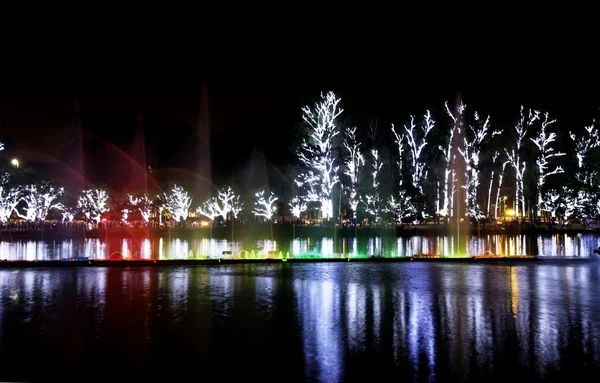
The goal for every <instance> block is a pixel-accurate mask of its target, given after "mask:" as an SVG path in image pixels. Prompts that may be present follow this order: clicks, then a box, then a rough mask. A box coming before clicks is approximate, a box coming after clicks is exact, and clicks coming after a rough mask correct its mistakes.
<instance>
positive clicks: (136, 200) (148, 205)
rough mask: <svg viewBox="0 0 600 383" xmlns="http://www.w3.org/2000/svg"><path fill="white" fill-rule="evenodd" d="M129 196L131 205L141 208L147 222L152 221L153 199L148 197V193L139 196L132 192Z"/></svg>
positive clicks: (141, 213)
mask: <svg viewBox="0 0 600 383" xmlns="http://www.w3.org/2000/svg"><path fill="white" fill-rule="evenodd" d="M127 197H128V198H129V203H130V204H131V206H133V207H134V208H136V209H138V210H139V212H140V215H141V216H142V219H143V220H144V221H145V222H148V221H150V215H151V214H152V208H153V204H152V200H151V199H150V198H148V196H147V195H146V194H142V195H139V196H137V197H134V196H133V195H132V194H127Z"/></svg>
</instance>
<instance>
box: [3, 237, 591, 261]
mask: <svg viewBox="0 0 600 383" xmlns="http://www.w3.org/2000/svg"><path fill="white" fill-rule="evenodd" d="M599 243H600V239H599V237H598V236H597V235H595V234H576V235H567V234H555V235H524V234H521V235H511V236H508V235H507V236H503V235H485V236H481V237H477V236H469V237H462V238H461V239H460V240H459V239H458V238H457V237H454V236H431V237H425V236H413V237H399V238H396V237H394V236H393V237H364V238H363V237H358V238H356V237H355V238H352V237H351V238H336V239H334V238H327V237H326V238H316V239H315V238H296V239H293V240H270V239H258V240H257V239H248V240H244V241H235V242H232V241H231V240H226V239H214V238H212V239H211V238H198V239H185V238H154V239H151V238H141V239H134V238H115V239H111V238H108V239H105V238H86V239H68V240H46V241H42V240H37V241H33V240H14V241H0V259H6V260H28V261H36V260H37V261H42V260H60V259H72V258H82V257H83V258H88V259H107V258H111V259H120V258H128V259H189V258H236V257H239V258H255V257H280V256H284V255H285V256H287V254H288V253H289V256H291V257H339V256H342V255H343V256H345V257H369V256H384V257H405V256H412V255H415V254H433V255H443V256H449V257H452V256H465V255H481V254H494V255H525V254H529V255H541V256H562V257H583V258H587V257H591V256H594V250H595V249H597V248H598V245H599Z"/></svg>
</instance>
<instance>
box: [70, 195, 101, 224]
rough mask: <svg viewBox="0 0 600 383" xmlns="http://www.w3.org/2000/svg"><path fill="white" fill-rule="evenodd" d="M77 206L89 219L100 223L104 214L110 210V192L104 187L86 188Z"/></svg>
mask: <svg viewBox="0 0 600 383" xmlns="http://www.w3.org/2000/svg"><path fill="white" fill-rule="evenodd" d="M77 208H78V209H81V211H82V212H83V214H84V215H85V217H86V218H87V219H88V220H92V221H94V222H96V223H99V222H100V219H101V217H102V214H103V213H106V212H107V211H108V193H107V192H106V191H105V190H103V189H86V190H84V191H83V192H82V195H81V196H80V197H79V199H78V200H77Z"/></svg>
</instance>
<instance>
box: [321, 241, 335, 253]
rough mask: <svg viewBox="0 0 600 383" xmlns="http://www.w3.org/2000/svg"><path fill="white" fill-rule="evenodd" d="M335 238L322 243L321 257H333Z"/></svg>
mask: <svg viewBox="0 0 600 383" xmlns="http://www.w3.org/2000/svg"><path fill="white" fill-rule="evenodd" d="M333 245H334V244H333V238H323V239H322V242H321V256H323V257H329V256H332V255H333Z"/></svg>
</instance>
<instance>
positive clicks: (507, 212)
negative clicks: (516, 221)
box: [506, 209, 515, 216]
mask: <svg viewBox="0 0 600 383" xmlns="http://www.w3.org/2000/svg"><path fill="white" fill-rule="evenodd" d="M506 215H510V216H514V215H515V211H514V210H513V209H507V210H506Z"/></svg>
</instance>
